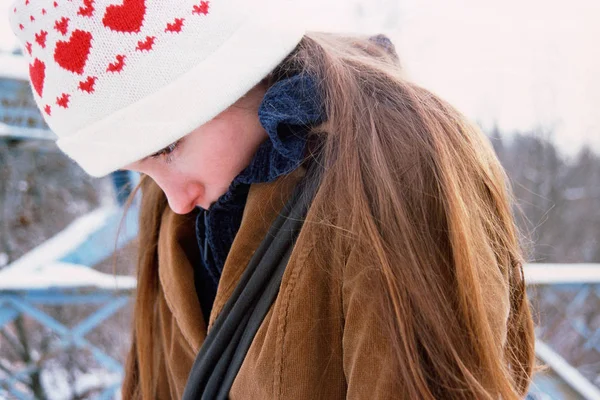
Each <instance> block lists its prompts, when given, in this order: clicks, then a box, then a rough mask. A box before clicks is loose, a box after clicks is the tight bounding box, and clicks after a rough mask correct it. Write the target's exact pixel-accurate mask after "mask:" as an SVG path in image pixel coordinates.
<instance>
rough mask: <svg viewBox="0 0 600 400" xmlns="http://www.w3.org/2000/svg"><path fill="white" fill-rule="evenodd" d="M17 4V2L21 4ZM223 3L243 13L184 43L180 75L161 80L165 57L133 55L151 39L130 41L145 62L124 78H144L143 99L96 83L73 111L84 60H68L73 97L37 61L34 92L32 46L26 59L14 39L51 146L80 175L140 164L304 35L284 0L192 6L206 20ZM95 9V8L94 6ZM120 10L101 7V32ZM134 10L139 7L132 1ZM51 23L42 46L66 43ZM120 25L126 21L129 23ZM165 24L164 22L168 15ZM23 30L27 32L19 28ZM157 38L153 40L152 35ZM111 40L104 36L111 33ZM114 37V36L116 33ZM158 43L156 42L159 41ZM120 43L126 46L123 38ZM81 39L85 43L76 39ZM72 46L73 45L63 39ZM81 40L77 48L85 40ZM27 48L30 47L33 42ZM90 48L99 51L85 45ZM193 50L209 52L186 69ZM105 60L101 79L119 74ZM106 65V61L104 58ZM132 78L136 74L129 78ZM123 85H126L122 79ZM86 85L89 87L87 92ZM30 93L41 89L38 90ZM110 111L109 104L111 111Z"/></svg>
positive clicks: (255, 79)
mask: <svg viewBox="0 0 600 400" xmlns="http://www.w3.org/2000/svg"><path fill="white" fill-rule="evenodd" d="M20 1H21V2H23V1H25V0H20ZM228 1H230V2H231V3H238V4H240V5H241V7H245V8H247V10H250V11H249V12H250V13H246V14H243V15H242V14H240V13H238V14H235V13H234V15H235V16H236V18H237V21H234V25H235V24H237V25H236V26H234V28H230V29H229V31H227V30H225V31H224V32H223V33H220V32H219V29H218V27H217V28H215V27H214V26H217V24H216V23H215V24H214V26H213V27H211V26H210V25H209V24H210V21H209V20H207V21H209V22H207V26H208V28H206V29H207V30H210V29H212V32H211V35H212V36H210V35H209V37H208V39H206V38H203V37H198V38H197V40H194V39H195V38H191V40H190V38H188V39H187V40H186V41H185V46H186V48H184V49H176V51H183V52H191V54H192V56H189V57H187V58H185V57H183V58H182V59H183V60H185V61H188V63H189V65H186V66H185V70H182V69H181V68H179V70H178V68H177V67H178V66H177V65H175V66H174V68H173V69H175V70H176V71H177V70H178V71H177V72H178V74H175V76H174V77H167V78H165V77H164V75H165V74H167V75H168V71H169V70H170V69H165V65H163V64H164V63H165V59H168V58H169V57H168V55H166V56H165V54H162V55H161V54H160V53H159V51H160V49H159V48H158V46H157V49H156V52H157V54H158V55H156V56H155V57H153V56H154V55H153V54H152V52H148V51H144V52H139V50H140V49H142V50H146V49H151V48H152V46H153V44H154V40H155V39H156V37H155V36H144V37H145V38H146V41H142V40H139V41H138V40H137V38H134V40H135V41H136V42H135V43H137V47H136V48H135V50H138V51H136V52H135V53H136V56H139V54H140V53H144V54H146V55H147V56H148V57H147V59H145V60H144V62H140V63H139V65H137V66H134V67H131V68H132V69H131V70H130V71H127V72H129V73H130V74H132V75H131V76H132V77H133V78H132V79H134V80H135V79H137V78H136V76H139V75H147V74H150V75H149V76H150V77H148V76H144V77H143V79H144V80H142V83H141V85H140V86H141V87H142V89H141V92H142V93H143V95H139V94H138V87H137V86H135V85H134V86H128V87H127V88H123V90H122V91H119V90H118V89H119V86H118V84H117V85H116V86H115V84H112V85H109V86H106V87H104V88H102V87H101V86H100V84H98V85H96V87H95V89H98V90H96V93H97V94H98V96H102V97H101V101H100V102H98V101H96V103H94V102H93V101H90V102H89V103H88V104H85V103H81V104H79V108H77V104H75V100H78V99H79V97H75V96H82V97H81V98H84V97H83V96H86V95H87V94H88V93H90V91H89V90H87V89H89V88H90V87H91V88H94V87H93V85H94V84H95V83H96V77H95V76H94V77H93V78H92V77H90V76H88V74H89V73H88V72H87V71H81V70H80V71H78V70H76V69H75V68H72V65H73V63H77V62H80V63H81V64H82V65H84V64H85V61H86V60H85V59H84V60H79V59H76V60H74V61H70V62H71V64H70V66H71V70H70V71H66V72H67V73H69V74H70V75H69V78H70V76H71V75H75V78H77V79H76V81H77V85H78V86H77V89H78V90H73V97H70V96H71V95H64V94H63V95H62V96H60V93H61V92H62V91H63V90H64V89H62V88H56V87H52V84H53V83H54V82H53V81H52V79H51V78H52V77H51V76H49V69H48V67H47V65H48V64H49V61H48V60H44V59H42V62H45V67H46V68H45V71H44V69H42V71H41V72H42V84H43V83H44V82H43V81H44V79H45V81H46V85H45V86H46V87H40V83H39V81H40V79H39V76H40V74H39V73H37V71H38V70H37V67H38V64H39V63H40V60H39V59H38V57H37V56H36V54H35V51H36V47H34V49H33V50H34V54H33V55H32V54H31V51H30V50H31V44H30V42H27V41H26V40H22V44H23V47H24V48H25V49H26V51H28V52H29V54H30V55H31V56H32V57H30V58H31V60H30V75H31V83H32V88H33V89H34V90H33V92H34V96H35V98H36V101H37V103H38V107H39V108H40V109H41V110H42V112H43V113H44V110H46V111H52V113H49V112H46V113H45V114H46V115H44V117H45V118H46V121H47V122H48V125H49V126H50V128H51V129H52V130H53V131H54V132H55V133H56V134H57V136H58V137H59V139H58V140H57V145H58V146H59V148H60V149H61V150H62V151H63V152H65V153H66V154H67V155H68V156H69V157H71V158H72V159H73V160H75V161H76V162H77V163H78V164H79V165H80V166H81V167H82V168H83V169H84V170H85V171H86V172H87V173H88V174H90V175H92V176H95V177H102V176H105V175H106V174H108V173H110V172H113V171H115V170H117V169H121V168H123V167H124V166H126V165H128V164H130V163H132V162H135V161H138V160H140V159H143V158H145V157H147V156H149V155H151V154H153V153H155V152H157V151H159V150H160V149H162V148H164V147H166V146H168V145H169V144H171V143H173V142H174V141H176V140H178V139H180V138H181V137H183V136H185V135H187V134H188V133H190V132H191V131H193V130H194V129H196V128H197V127H199V126H201V125H202V124H204V123H206V122H208V121H210V120H211V119H212V118H214V117H215V116H216V115H218V114H219V113H220V112H222V111H224V110H225V109H226V108H227V107H229V106H230V105H231V104H233V103H235V101H237V100H238V99H239V98H240V97H242V96H243V95H244V94H245V93H247V92H248V91H249V90H250V89H251V88H252V87H253V86H255V85H256V84H258V83H259V82H260V81H261V80H262V79H263V78H264V77H265V76H267V74H268V73H269V72H271V71H272V70H273V69H274V68H275V67H276V66H277V65H278V64H279V63H280V62H281V61H282V60H283V59H284V58H285V57H286V56H287V55H288V54H290V53H291V52H292V51H293V50H294V48H295V47H296V45H297V44H298V43H299V42H300V40H301V39H302V37H303V36H304V33H305V25H304V23H305V22H306V18H305V17H303V15H304V16H306V13H305V12H304V11H303V10H302V9H301V8H298V7H295V6H293V4H292V3H291V2H289V1H287V0H278V1H277V0H258V1H255V2H252V3H251V4H254V5H255V6H256V8H254V10H252V7H248V2H247V1H239V2H238V1H236V0H214V1H210V2H208V1H202V2H200V1H197V2H196V3H198V6H194V7H204V8H194V12H196V11H198V10H200V11H201V12H204V14H205V15H206V14H207V15H206V16H207V17H208V16H210V14H209V13H208V11H209V8H208V7H209V4H210V5H212V3H213V2H214V3H215V9H217V10H218V6H219V4H218V3H226V2H228ZM27 3H29V2H27ZM73 3H74V2H73ZM97 3H100V1H98V2H97ZM97 3H94V2H90V1H89V0H88V1H87V3H86V0H83V2H82V4H83V5H84V7H81V8H79V12H78V13H77V14H78V15H79V16H81V15H84V16H85V12H87V10H90V9H91V10H93V7H94V6H95V5H97ZM118 3H121V2H118ZM125 3H127V1H124V2H123V5H119V4H117V5H109V6H108V7H107V8H106V14H105V17H104V19H103V20H102V22H103V23H104V25H107V23H106V16H107V15H108V14H109V11H116V10H110V8H111V7H123V6H127V4H125ZM130 3H133V2H130ZM137 3H144V2H143V1H137ZM184 3H185V2H184ZM32 4H33V2H32ZM54 4H55V5H56V4H57V2H54ZM58 4H60V3H58ZM68 4H69V2H66V1H65V5H68ZM148 4H150V2H148ZM174 6H175V5H174V4H173V5H171V4H170V5H169V7H165V9H168V8H171V9H172V7H174ZM85 7H87V9H86V8H85ZM150 7H151V6H147V9H150ZM157 7H160V6H157ZM16 9H17V7H15V13H17V11H16ZM81 10H83V13H84V14H81V13H82V11H81ZM38 11H39V10H38ZM42 11H44V13H43V14H46V13H47V11H46V9H44V10H42ZM169 11H170V10H169ZM196 14H199V13H196ZM223 14H226V13H223ZM240 15H241V16H240ZM59 17H60V16H59V15H57V16H56V17H55V19H56V23H55V25H54V27H53V28H54V29H52V28H51V29H47V31H48V30H52V31H53V32H51V33H50V35H48V34H44V37H43V40H46V37H48V38H51V37H52V34H55V35H56V36H58V38H59V39H60V38H61V34H62V35H63V37H64V38H68V37H69V35H68V34H67V35H64V31H61V28H63V26H62V25H60V24H61V23H63V22H64V21H65V18H64V17H63V19H60V18H59ZM28 18H29V17H28ZM31 18H33V17H31ZM127 18H128V19H129V20H131V17H130V16H128V17H127ZM170 18H171V19H172V16H170ZM189 19H191V18H189ZM222 19H226V16H225V17H222ZM66 20H68V18H66ZM148 20H151V19H150V17H148ZM180 20H181V21H180V22H178V20H177V19H174V20H173V21H172V22H171V23H170V24H167V25H166V27H167V29H164V28H160V29H161V30H162V29H164V32H167V33H165V35H167V34H170V33H171V31H172V30H177V29H180V28H181V26H182V25H183V24H185V23H187V21H184V19H183V18H181V19H180ZM12 22H13V30H15V32H16V33H17V35H18V34H19V32H18V31H19V30H20V31H23V29H20V28H16V27H17V26H20V27H22V26H23V24H22V23H20V22H19V21H18V20H13V21H12ZM67 23H68V22H67ZM67 23H65V26H67ZM161 23H162V22H161ZM183 26H185V25H183ZM38 29H39V28H37V27H36V28H33V29H32V31H31V32H35V31H36V30H38ZM65 29H66V28H65ZM112 29H113V30H117V29H121V30H125V29H129V28H128V26H125V25H124V23H123V24H122V25H121V26H117V23H113V28H112ZM202 29H204V28H202ZM26 30H27V27H26V28H25V31H26ZM169 30H171V31H169ZM40 32H44V31H43V30H42V31H40ZM57 32H58V33H57ZM81 32H82V31H81V30H72V32H71V38H74V37H75V35H76V34H79V35H80V36H82V37H83V36H84V35H83V34H82V33H81ZM157 32H159V33H160V31H157ZM113 33H114V32H111V34H113ZM117 33H118V34H120V33H121V32H117ZM39 34H40V33H35V40H37V39H38V38H39ZM224 36H225V38H224ZM158 37H159V39H160V36H158ZM127 38H129V39H130V35H129V33H128V36H127ZM151 38H152V39H151ZM83 39H86V38H85V37H83ZM130 40H131V39H130ZM72 41H73V39H71V42H72ZM82 41H83V42H85V40H82ZM65 43H66V44H65ZM215 43H216V44H215ZM190 44H191V45H190ZM61 45H62V46H68V45H69V43H68V42H66V41H63V42H58V41H57V44H56V47H55V50H54V57H53V58H54V60H50V61H56V63H55V64H59V65H58V67H57V69H58V70H60V72H59V73H60V74H63V75H64V74H65V64H66V62H65V61H64V60H63V59H61V58H59V57H58V55H60V54H59V50H62V49H60V48H59V46H61ZM86 45H88V46H90V45H89V40H88V41H87V42H86ZM34 46H36V45H35V43H34ZM91 46H92V47H94V46H96V48H98V47H99V46H98V44H97V43H96V44H94V43H93V41H92V45H91ZM195 46H197V49H198V51H199V52H201V51H203V50H202V47H203V46H208V47H211V46H212V49H211V50H210V51H209V52H208V53H207V55H206V56H203V57H200V58H201V59H200V60H199V61H198V62H194V63H192V62H189V60H190V59H191V60H193V54H194V51H195ZM39 50H40V52H41V50H42V49H41V48H40V49H39ZM114 53H115V52H113V54H114ZM117 53H118V52H117ZM42 54H43V53H42ZM40 57H41V56H40ZM112 57H113V58H112V60H113V61H114V62H113V63H110V64H108V68H106V66H104V67H103V68H104V69H105V70H106V71H107V75H111V77H112V76H114V74H112V72H113V70H118V68H119V67H122V66H123V62H122V61H123V58H122V59H119V58H118V56H117V58H114V55H112ZM106 59H107V60H109V61H110V58H108V56H107V57H106ZM81 61H83V62H81ZM157 63H162V64H161V65H160V68H162V69H160V68H158V71H154V68H155V67H157ZM88 64H89V58H88ZM117 64H120V65H117ZM131 64H133V63H131ZM40 65H41V64H40ZM86 68H87V66H86ZM111 68H113V70H111ZM125 68H128V65H125ZM135 68H137V69H135ZM165 71H167V72H165ZM44 72H45V76H44ZM134 72H135V73H137V75H134V74H133V73H134ZM153 73H155V74H156V82H158V83H157V84H156V85H153V84H152V82H153V79H152V74H153ZM61 76H62V75H61ZM111 77H109V78H107V79H110V78H111ZM86 78H87V81H86ZM98 81H99V80H98ZM127 82H128V83H129V80H128V81H127ZM165 82H166V83H165ZM87 84H89V85H90V86H87ZM65 86H68V85H65ZM71 86H72V85H71ZM131 88H133V89H131ZM38 89H43V91H42V90H38ZM52 90H54V93H52V92H51V94H50V95H48V96H46V97H51V101H54V99H56V101H55V103H52V108H50V107H51V106H50V102H49V100H47V99H46V98H45V97H42V95H44V96H45V95H46V93H45V92H50V91H52ZM102 90H103V91H102ZM128 91H129V92H133V93H134V95H133V96H132V95H130V94H129V93H127V92H128ZM122 92H126V93H122ZM136 94H137V97H136ZM123 96H124V97H125V98H126V99H127V101H126V102H125V103H123V100H122V97H123ZM90 98H92V97H90ZM131 98H134V101H131ZM112 99H114V101H115V103H117V104H124V105H123V106H116V107H115V106H114V104H115V103H113V102H112ZM70 100H73V102H72V103H73V107H71V109H67V107H68V106H71V102H70ZM98 104H99V105H100V106H101V107H107V108H109V109H110V108H111V107H112V109H111V110H110V112H106V113H103V112H101V110H98V109H97V108H96V106H97V105H98ZM111 104H113V105H112V106H111ZM61 112H64V115H61V114H60V113H61ZM68 112H71V114H68Z"/></svg>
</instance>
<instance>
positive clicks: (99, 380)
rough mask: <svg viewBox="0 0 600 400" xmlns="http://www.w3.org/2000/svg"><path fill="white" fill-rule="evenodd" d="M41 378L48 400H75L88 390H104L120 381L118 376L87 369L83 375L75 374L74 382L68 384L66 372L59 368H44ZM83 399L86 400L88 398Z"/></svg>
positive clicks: (68, 378) (103, 371)
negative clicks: (74, 399)
mask: <svg viewBox="0 0 600 400" xmlns="http://www.w3.org/2000/svg"><path fill="white" fill-rule="evenodd" d="M41 378H42V384H43V386H44V389H45V391H46V393H47V395H48V399H49V400H70V399H73V398H75V397H76V395H82V394H84V393H86V392H87V391H88V390H93V389H96V388H105V387H108V386H111V385H113V384H116V383H119V382H120V380H121V376H120V375H119V374H115V373H110V372H108V371H106V370H103V369H97V368H94V369H89V370H88V372H87V373H85V374H77V376H76V377H74V379H75V382H73V383H70V382H69V380H70V377H69V373H68V371H66V370H65V369H64V368H62V367H59V366H52V367H51V368H44V369H43V370H42V374H41ZM85 398H88V396H86V397H85ZM115 398H117V397H115ZM118 398H120V397H118Z"/></svg>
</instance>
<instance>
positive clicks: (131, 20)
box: [13, 0, 210, 116]
mask: <svg viewBox="0 0 600 400" xmlns="http://www.w3.org/2000/svg"><path fill="white" fill-rule="evenodd" d="M111 1H116V0H111ZM29 3H30V1H29V0H23V3H22V4H24V5H25V6H29ZM39 3H43V0H41V1H39ZM70 3H71V4H70ZM61 4H62V6H61ZM36 6H37V7H39V6H40V5H39V4H37V3H36ZM67 6H68V7H67ZM63 7H64V10H65V11H64V12H61V11H60V10H63ZM188 7H191V9H189V8H188V9H182V10H181V14H182V15H181V16H180V17H175V18H173V17H171V18H170V19H169V20H168V21H163V25H162V28H159V29H161V30H162V31H161V30H159V31H152V32H143V30H144V23H145V19H146V13H147V5H146V0H121V1H120V4H111V5H108V6H106V7H100V5H99V4H98V0H63V1H61V0H58V1H54V0H51V1H48V4H47V5H45V6H44V8H41V7H40V8H36V9H31V10H29V9H27V10H25V9H24V10H20V8H21V7H19V6H17V7H14V9H13V12H14V13H17V11H19V12H21V13H23V14H24V15H23V16H22V17H21V18H20V19H19V20H18V21H17V24H16V25H15V26H18V29H19V30H21V31H22V32H23V34H25V35H27V36H29V37H28V39H29V41H23V43H24V45H23V46H24V49H25V50H26V53H27V55H29V56H31V58H32V60H33V61H32V62H31V63H30V64H29V75H30V79H31V84H32V87H33V89H34V91H35V93H36V94H37V95H38V96H39V97H40V98H43V96H44V86H45V80H46V78H47V76H46V75H47V74H48V73H49V72H48V71H49V70H48V68H47V67H48V66H47V65H46V64H47V63H49V62H55V63H56V65H58V66H59V67H60V68H61V69H63V70H64V71H67V72H69V73H73V74H77V75H84V74H85V72H86V67H87V64H88V61H89V60H90V57H91V54H92V52H94V51H96V50H95V48H94V34H93V33H92V32H96V31H94V30H91V31H88V30H87V29H85V28H78V23H77V19H78V18H79V19H81V18H84V19H86V20H88V19H89V20H93V19H94V18H102V19H101V26H104V27H105V28H106V29H108V30H110V31H112V32H115V33H121V34H127V35H139V37H138V38H136V40H135V41H134V42H133V43H134V46H132V47H130V48H129V49H128V50H125V51H124V52H123V50H120V51H119V53H117V54H114V56H113V57H112V61H110V62H108V63H107V64H106V66H105V67H104V70H105V74H104V75H103V74H100V75H97V76H86V78H85V79H83V80H76V81H75V86H74V87H72V88H71V89H69V88H63V90H64V91H63V92H62V93H61V92H58V93H59V95H58V96H57V97H56V94H55V95H54V100H50V99H48V103H46V104H45V105H44V106H43V107H42V108H43V110H44V111H45V113H46V114H47V115H49V116H50V115H52V113H53V112H54V111H57V112H58V111H59V110H60V109H68V108H69V105H70V104H71V103H72V102H73V101H75V100H76V98H75V97H73V94H74V93H76V92H77V93H83V94H86V95H93V93H94V92H95V90H96V86H97V84H98V82H99V81H101V80H103V79H106V78H107V77H108V76H110V75H112V74H119V73H121V72H123V71H124V70H125V69H126V68H127V64H128V61H131V60H133V58H132V59H131V60H129V59H128V56H129V55H132V54H134V53H147V52H151V51H153V50H154V48H155V46H156V44H157V43H158V42H159V41H161V40H162V39H163V37H162V36H161V35H156V34H160V33H161V32H162V33H163V35H164V34H168V35H172V34H178V33H182V32H183V31H184V29H185V26H186V24H187V23H188V21H187V19H186V18H185V17H186V16H189V17H190V18H192V16H194V15H195V16H196V17H195V18H198V16H206V15H208V14H209V10H210V1H198V2H197V3H196V4H194V5H190V6H188ZM18 8H19V10H18ZM23 8H24V7H23ZM53 8H54V9H56V10H58V11H56V10H54V11H53ZM69 8H70V9H71V10H72V11H70V12H67V11H66V10H68V9H69ZM57 12H58V15H57ZM61 14H63V15H61ZM46 18H52V20H51V21H45V19H46ZM84 26H85V25H84ZM40 28H43V29H40ZM155 29H156V28H155ZM32 30H35V31H33V32H32ZM49 32H50V33H53V35H50V34H49ZM57 34H58V35H57ZM60 36H64V37H65V38H66V39H65V40H60V39H58V40H57V37H58V38H60ZM134 37H135V36H134ZM32 43H34V44H37V45H38V46H32ZM40 52H41V53H40ZM45 52H49V54H47V53H45ZM38 54H39V55H38ZM138 57H139V56H138ZM42 60H43V61H42ZM95 70H96V71H97V70H98V69H97V67H96V68H95ZM101 70H102V69H101ZM88 73H89V72H88ZM96 73H97V72H94V73H93V74H96ZM59 90H60V88H59ZM49 95H52V94H51V93H49ZM49 103H50V104H55V105H57V106H58V107H56V108H55V110H53V108H52V107H51V105H50V104H49Z"/></svg>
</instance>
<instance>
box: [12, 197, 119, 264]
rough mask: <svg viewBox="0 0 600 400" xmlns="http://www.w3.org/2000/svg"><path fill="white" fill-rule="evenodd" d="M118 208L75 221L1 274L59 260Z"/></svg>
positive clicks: (103, 210) (107, 208)
mask: <svg viewBox="0 0 600 400" xmlns="http://www.w3.org/2000/svg"><path fill="white" fill-rule="evenodd" d="M119 210H120V208H118V207H103V208H99V209H97V210H94V211H92V212H90V213H89V214H86V215H85V216H83V217H81V218H78V219H76V220H75V221H74V222H72V223H71V224H70V225H69V226H67V227H66V228H65V229H64V230H63V231H61V232H60V233H58V234H57V235H55V236H53V237H52V238H50V239H48V240H47V241H45V242H44V243H42V244H41V245H39V246H38V247H36V248H35V249H33V250H32V251H30V252H29V253H27V254H25V255H24V256H23V257H21V258H19V259H18V260H16V261H15V262H13V263H12V264H10V265H9V266H8V267H6V268H4V269H3V270H2V271H1V272H2V273H4V272H6V271H9V270H12V269H14V270H18V271H19V272H20V273H27V271H31V270H35V269H36V268H38V267H39V266H43V265H45V264H47V263H48V260H59V259H61V258H62V257H63V256H65V255H67V254H69V253H70V252H71V251H72V249H74V248H75V247H77V246H78V245H79V244H81V243H84V242H85V241H86V240H87V238H88V237H89V236H90V235H92V234H93V233H94V232H96V231H97V230H98V229H99V228H100V227H101V226H102V225H103V224H104V223H105V222H106V221H107V220H108V218H110V217H111V215H113V214H114V213H116V212H119Z"/></svg>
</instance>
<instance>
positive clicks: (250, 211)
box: [208, 166, 306, 330]
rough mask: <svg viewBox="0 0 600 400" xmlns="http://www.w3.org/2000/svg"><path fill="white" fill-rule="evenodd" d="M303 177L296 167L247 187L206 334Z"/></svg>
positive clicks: (302, 171)
mask: <svg viewBox="0 0 600 400" xmlns="http://www.w3.org/2000/svg"><path fill="white" fill-rule="evenodd" d="M305 173H306V169H305V167H304V166H299V167H298V168H296V169H295V170H294V171H292V172H291V173H289V174H286V175H282V176H280V177H278V178H277V179H276V180H275V181H273V182H264V183H254V184H252V185H251V186H250V190H249V192H248V198H247V200H246V205H245V207H244V212H243V215H242V221H241V224H240V228H239V230H238V232H237V234H236V236H235V239H234V241H233V244H232V245H231V249H230V250H229V254H228V256H227V259H226V260H225V265H224V266H223V272H222V274H221V278H220V281H219V286H218V288H217V295H216V298H215V302H214V304H213V308H212V311H211V313H210V321H209V325H208V330H210V329H211V327H212V326H213V324H214V322H215V319H216V318H217V317H218V316H219V313H220V312H221V310H222V309H223V306H224V305H225V303H226V302H227V300H228V299H229V297H230V296H231V293H232V292H233V290H234V289H235V287H236V285H237V283H238V281H239V279H240V277H241V276H242V273H243V272H244V270H245V269H246V266H247V265H248V263H249V262H250V259H251V258H252V255H253V254H254V252H255V250H256V249H257V248H258V246H259V245H260V243H261V242H262V240H263V238H264V236H265V235H266V234H267V232H268V230H269V228H270V226H271V224H272V223H273V221H274V220H275V218H276V217H277V215H278V214H279V212H280V211H281V209H282V208H283V206H284V205H285V203H286V202H287V200H288V198H289V196H290V194H291V193H292V191H293V189H294V187H295V186H296V184H297V183H298V182H299V181H300V179H301V178H302V177H303V176H304V174H305Z"/></svg>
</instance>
